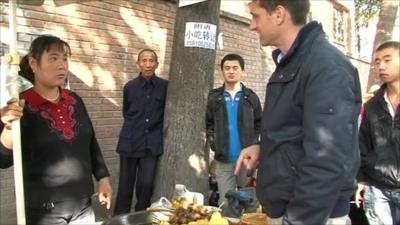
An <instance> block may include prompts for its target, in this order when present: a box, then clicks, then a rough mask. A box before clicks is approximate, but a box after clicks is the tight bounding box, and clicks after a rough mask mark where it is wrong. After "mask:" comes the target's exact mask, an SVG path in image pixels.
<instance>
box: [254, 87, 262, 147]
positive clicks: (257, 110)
mask: <svg viewBox="0 0 400 225" xmlns="http://www.w3.org/2000/svg"><path fill="white" fill-rule="evenodd" d="M254 95H255V97H256V103H255V105H254V129H255V132H256V140H254V143H255V144H258V143H260V134H261V117H262V109H261V103H260V99H259V98H258V96H257V95H256V94H254Z"/></svg>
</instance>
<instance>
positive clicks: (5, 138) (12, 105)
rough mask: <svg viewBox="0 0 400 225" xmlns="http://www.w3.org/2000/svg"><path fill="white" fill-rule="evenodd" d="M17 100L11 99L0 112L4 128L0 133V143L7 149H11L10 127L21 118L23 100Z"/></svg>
mask: <svg viewBox="0 0 400 225" xmlns="http://www.w3.org/2000/svg"><path fill="white" fill-rule="evenodd" d="M17 102H18V100H17V99H15V98H13V99H10V100H9V101H8V102H7V106H5V107H3V108H2V109H1V110H0V116H1V122H2V123H3V124H4V128H3V130H2V131H0V132H1V136H0V142H1V143H2V144H3V145H4V147H6V148H8V149H12V148H13V142H12V132H11V129H12V128H11V125H12V122H13V121H16V120H19V119H20V118H21V117H22V111H23V109H24V105H25V100H19V104H17Z"/></svg>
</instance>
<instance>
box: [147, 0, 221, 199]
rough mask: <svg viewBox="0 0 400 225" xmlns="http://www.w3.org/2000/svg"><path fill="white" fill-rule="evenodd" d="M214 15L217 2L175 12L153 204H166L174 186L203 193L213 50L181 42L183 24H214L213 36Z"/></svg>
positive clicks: (183, 35)
mask: <svg viewBox="0 0 400 225" xmlns="http://www.w3.org/2000/svg"><path fill="white" fill-rule="evenodd" d="M219 10H220V0H208V1H205V2H201V3H197V4H193V5H189V6H185V7H181V8H178V9H177V13H176V21H175V30H174V41H173V46H172V56H171V66H170V68H171V70H170V74H169V86H168V91H167V102H166V108H165V117H164V118H165V119H164V154H163V156H162V157H161V158H160V160H159V166H158V173H157V178H156V189H155V193H154V198H156V199H157V198H159V197H160V196H165V197H167V198H169V199H170V198H171V197H172V194H173V190H174V187H175V184H178V183H180V184H184V185H186V187H187V188H188V189H189V190H190V191H196V192H201V193H203V194H206V193H207V190H208V160H209V151H208V149H207V148H206V146H205V112H206V103H207V95H208V92H209V90H210V89H211V88H212V85H213V77H214V64H215V56H216V49H214V50H212V49H206V48H193V47H184V39H185V26H186V22H199V23H209V24H214V25H216V26H217V34H218V23H219ZM205 196H206V195H205Z"/></svg>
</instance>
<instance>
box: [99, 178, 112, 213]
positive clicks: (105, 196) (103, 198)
mask: <svg viewBox="0 0 400 225" xmlns="http://www.w3.org/2000/svg"><path fill="white" fill-rule="evenodd" d="M98 193H99V202H100V204H101V205H106V208H107V209H110V207H111V199H112V188H111V184H110V178H109V177H103V178H101V179H100V180H99V192H98Z"/></svg>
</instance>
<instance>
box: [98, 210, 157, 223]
mask: <svg viewBox="0 0 400 225" xmlns="http://www.w3.org/2000/svg"><path fill="white" fill-rule="evenodd" d="M152 218H153V217H152V215H151V213H149V212H146V211H139V212H134V213H127V214H122V215H118V216H114V217H112V218H111V219H109V220H107V221H105V222H104V223H103V225H152V224H153V221H152Z"/></svg>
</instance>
